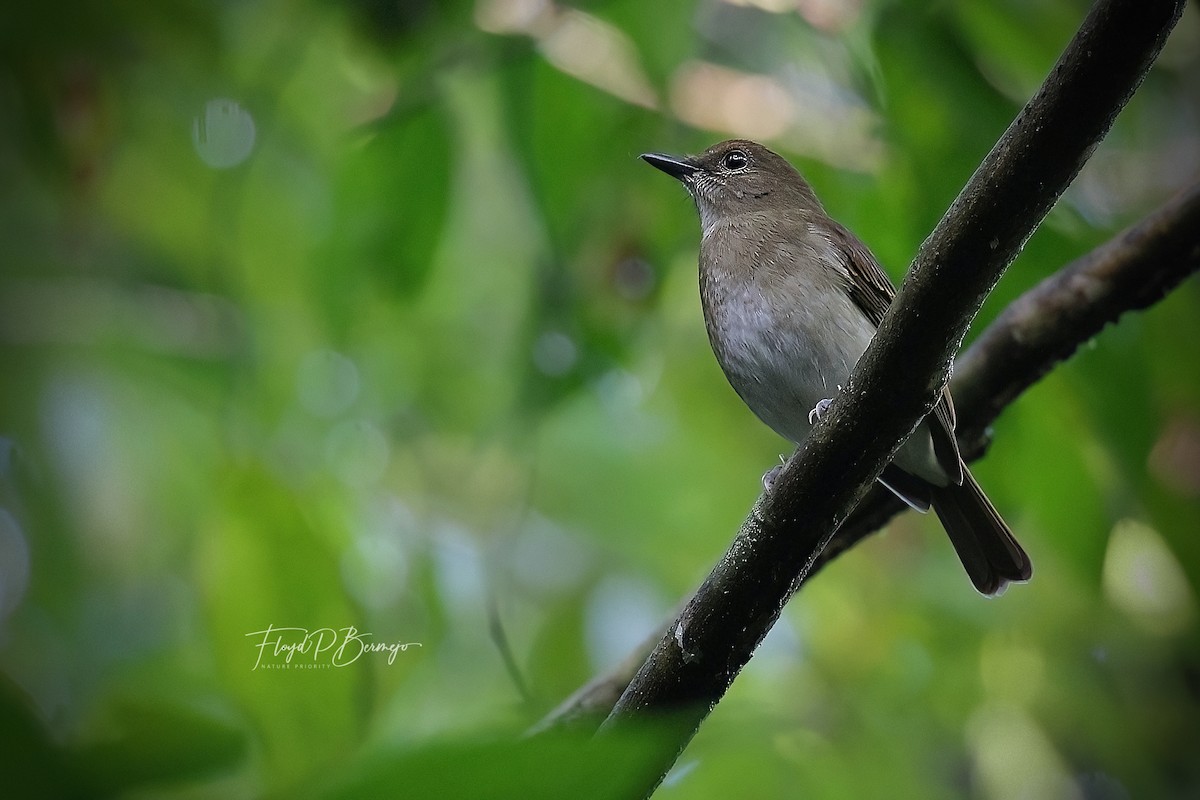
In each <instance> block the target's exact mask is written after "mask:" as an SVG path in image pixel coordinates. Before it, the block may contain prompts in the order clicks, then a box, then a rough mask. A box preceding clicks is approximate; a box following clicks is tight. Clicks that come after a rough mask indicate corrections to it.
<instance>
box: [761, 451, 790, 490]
mask: <svg viewBox="0 0 1200 800" xmlns="http://www.w3.org/2000/svg"><path fill="white" fill-rule="evenodd" d="M785 463H787V462H786V461H784V460H783V456H780V457H779V463H778V464H776V465H775V466H773V467H771V468H770V469H769V470H767V471H766V472H764V473H763V476H762V483H763V488H764V489H767V490H770V488H771V487H772V486H774V485H775V479H776V478H778V477H779V473H781V472H783V465H784V464H785Z"/></svg>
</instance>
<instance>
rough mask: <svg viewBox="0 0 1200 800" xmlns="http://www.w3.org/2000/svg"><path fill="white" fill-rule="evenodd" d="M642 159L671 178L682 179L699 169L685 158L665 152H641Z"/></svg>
mask: <svg viewBox="0 0 1200 800" xmlns="http://www.w3.org/2000/svg"><path fill="white" fill-rule="evenodd" d="M642 160H643V161H645V162H646V163H647V164H649V165H650V166H652V167H654V168H655V169H661V170H662V171H663V172H665V173H667V174H668V175H670V176H671V177H672V178H678V179H679V180H683V179H684V178H686V177H688V176H689V175H691V174H692V173H693V172H695V171H696V170H697V169H699V168H698V167H697V166H696V165H695V164H693V163H692V162H691V161H689V160H688V159H686V158H676V157H675V156H669V155H666V154H665V153H642Z"/></svg>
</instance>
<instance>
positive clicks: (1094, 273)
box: [954, 182, 1200, 437]
mask: <svg viewBox="0 0 1200 800" xmlns="http://www.w3.org/2000/svg"><path fill="white" fill-rule="evenodd" d="M1197 268H1200V182H1197V183H1193V184H1192V185H1191V186H1189V187H1188V188H1186V189H1184V190H1183V191H1182V192H1180V193H1179V194H1178V195H1176V196H1175V197H1174V198H1173V199H1172V200H1171V201H1170V202H1168V203H1167V204H1166V205H1164V206H1163V207H1161V208H1160V209H1158V210H1157V211H1156V212H1154V213H1153V214H1151V215H1150V216H1148V217H1146V218H1145V219H1143V220H1142V221H1141V222H1139V223H1138V224H1137V225H1135V226H1133V227H1131V228H1129V229H1127V230H1125V231H1124V232H1123V233H1121V234H1120V235H1119V236H1117V237H1116V238H1114V239H1112V240H1111V241H1109V242H1108V243H1107V244H1105V245H1104V246H1102V247H1099V248H1097V249H1095V250H1093V251H1092V252H1090V253H1088V254H1087V255H1086V256H1084V257H1082V258H1080V259H1077V260H1076V261H1074V262H1072V263H1071V264H1069V265H1068V266H1067V267H1065V268H1064V269H1062V270H1061V271H1059V272H1057V273H1055V274H1054V275H1052V276H1051V277H1049V278H1047V279H1046V280H1044V281H1042V283H1041V284H1039V285H1038V286H1037V287H1036V288H1035V289H1034V290H1032V291H1030V292H1027V293H1026V294H1025V295H1023V296H1022V297H1020V298H1018V299H1017V300H1016V302H1014V303H1013V304H1012V305H1010V306H1009V307H1008V308H1006V309H1005V310H1004V313H1003V314H1001V315H1000V317H999V319H997V320H996V323H995V324H994V325H992V326H991V327H990V328H988V330H987V331H985V332H984V333H983V335H982V336H980V337H979V339H978V340H977V341H976V342H975V344H974V345H973V346H972V347H971V349H970V350H969V351H968V352H967V353H965V354H964V355H963V357H962V358H960V359H959V360H958V363H957V364H956V371H957V374H958V376H959V379H960V381H961V383H962V389H956V390H955V395H954V399H955V400H956V401H957V403H958V405H959V407H960V408H970V409H971V412H972V413H971V422H970V427H968V428H966V429H964V431H965V433H966V434H967V436H969V437H973V436H980V435H981V434H982V432H983V431H984V430H985V429H986V428H987V426H988V425H990V424H991V423H992V421H993V420H995V418H996V417H997V416H998V415H999V414H1000V411H1001V410H1003V409H1004V408H1005V407H1006V406H1007V405H1008V404H1009V403H1011V402H1012V401H1013V399H1014V398H1015V397H1016V396H1017V395H1019V394H1020V393H1021V392H1023V391H1025V390H1026V389H1028V388H1029V387H1030V386H1032V385H1033V384H1034V383H1036V382H1037V381H1038V380H1040V379H1041V378H1042V376H1044V375H1045V374H1046V373H1047V372H1049V371H1050V370H1051V369H1052V368H1053V367H1054V366H1055V365H1056V364H1058V363H1059V362H1060V361H1063V360H1065V359H1067V358H1068V357H1070V355H1071V354H1072V353H1074V352H1075V350H1076V348H1078V347H1079V346H1080V345H1082V344H1083V343H1085V342H1087V341H1088V340H1089V339H1091V338H1092V337H1093V336H1095V335H1096V334H1098V333H1099V332H1100V331H1101V330H1103V329H1104V327H1105V326H1106V325H1108V324H1110V323H1112V322H1115V321H1116V320H1117V318H1118V317H1119V316H1120V315H1121V314H1122V313H1124V312H1125V311H1130V310H1133V309H1140V308H1146V307H1147V306H1150V305H1152V304H1154V303H1156V302H1158V301H1159V300H1161V299H1162V298H1163V297H1164V296H1165V295H1166V294H1167V292H1169V291H1171V289H1173V288H1175V286H1177V285H1178V284H1179V283H1180V281H1182V280H1183V279H1184V278H1186V277H1187V276H1188V275H1190V274H1192V273H1193V272H1195V271H1196V270H1197ZM1065 332H1069V334H1065ZM1072 334H1073V335H1072Z"/></svg>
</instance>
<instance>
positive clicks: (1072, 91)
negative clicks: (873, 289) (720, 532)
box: [603, 0, 1182, 793]
mask: <svg viewBox="0 0 1200 800" xmlns="http://www.w3.org/2000/svg"><path fill="white" fill-rule="evenodd" d="M1181 11H1182V1H1181V0H1174V1H1172V2H1168V0H1154V1H1151V0H1101V2H1099V3H1098V4H1097V5H1096V6H1095V7H1094V8H1093V9H1092V11H1091V12H1090V13H1089V15H1088V17H1087V19H1086V20H1085V21H1084V23H1083V25H1082V27H1081V28H1080V30H1079V32H1078V33H1077V34H1076V35H1075V37H1074V39H1073V40H1072V41H1071V43H1070V45H1069V46H1068V47H1067V50H1066V51H1065V52H1064V54H1063V56H1062V57H1061V58H1060V59H1059V62H1058V63H1057V64H1056V65H1055V67H1054V69H1053V71H1052V72H1051V75H1050V77H1049V78H1048V79H1047V81H1046V82H1045V83H1044V84H1043V86H1042V88H1041V89H1040V90H1039V91H1038V93H1037V95H1035V97H1034V98H1033V99H1032V100H1031V101H1030V102H1029V104H1028V105H1027V106H1026V107H1025V109H1024V110H1023V111H1022V112H1021V114H1020V115H1019V116H1018V117H1017V119H1016V120H1015V121H1014V122H1013V124H1012V125H1011V126H1010V127H1009V129H1008V130H1007V131H1006V132H1005V134H1004V135H1003V136H1002V137H1001V139H1000V141H999V142H998V143H997V145H996V147H995V148H994V149H993V150H992V152H991V153H990V154H989V155H988V157H987V158H986V159H985V160H984V162H983V164H982V165H981V166H980V168H979V169H978V170H977V171H976V173H975V175H973V176H972V178H971V180H970V181H969V182H968V184H967V186H966V187H965V188H964V189H963V191H962V193H961V194H960V195H959V197H958V198H957V199H956V200H955V202H954V203H953V204H952V205H951V208H950V210H949V211H948V212H947V214H946V216H945V217H944V218H943V219H942V221H941V222H940V223H939V225H938V227H937V228H936V229H935V230H934V232H933V233H932V234H931V235H930V237H929V238H928V239H927V240H926V241H925V243H924V244H923V245H922V246H921V249H920V251H919V252H918V253H917V257H916V259H915V261H914V263H913V266H912V268H911V270H910V272H909V275H908V278H907V279H906V280H905V282H904V285H903V286H902V287H901V289H900V292H899V294H898V295H897V298H896V301H895V302H894V303H893V305H892V308H891V309H890V310H889V312H888V314H887V315H886V316H885V318H884V320H883V322H882V324H881V326H880V329H879V333H878V334H877V335H876V337H875V338H874V340H873V341H872V343H871V346H870V347H869V348H868V349H867V352H866V353H865V354H864V355H863V357H862V358H861V359H860V360H859V363H858V364H857V365H856V367H855V369H854V371H853V373H852V375H851V377H850V380H849V383H848V385H847V386H846V390H845V391H843V392H839V393H838V395H837V396H836V397H835V398H834V401H833V404H832V405H831V406H830V407H829V410H828V411H827V413H826V416H825V417H824V419H822V421H821V422H819V423H818V424H817V426H816V427H815V428H814V429H813V432H812V435H811V436H810V437H809V439H808V440H807V441H806V442H805V444H804V446H803V447H802V448H800V450H799V451H798V452H797V453H796V454H795V455H794V456H793V457H792V458H791V459H790V460H789V462H788V463H787V464H786V465H785V466H784V469H783V471H782V472H781V474H780V475H779V477H778V478H777V480H776V482H775V484H774V486H773V489H772V491H769V492H767V493H765V494H764V495H763V496H762V497H761V498H759V501H758V502H757V503H756V504H755V506H754V508H753V509H752V511H751V513H750V516H749V518H748V519H747V520H746V522H745V523H744V524H743V526H742V529H741V530H740V531H739V532H738V535H737V536H736V538H735V539H734V542H733V544H732V545H731V547H730V549H729V551H728V552H727V553H726V554H725V556H724V557H723V558H722V559H721V561H720V562H719V563H718V564H717V566H716V567H715V568H714V569H713V571H712V573H711V574H710V575H709V577H708V578H707V579H706V580H705V581H704V583H703V585H702V586H701V587H700V589H699V590H698V591H697V593H696V595H695V596H694V597H693V598H692V600H691V601H690V602H689V603H688V606H687V608H686V609H685V610H684V612H683V613H682V614H681V615H680V617H679V619H678V620H677V621H676V623H675V625H674V626H672V629H671V631H669V632H668V635H666V636H664V637H663V638H662V639H661V640H660V641H659V643H658V645H657V646H656V647H655V649H654V651H653V652H652V653H651V654H650V657H649V658H648V659H647V661H646V662H645V664H643V666H642V668H641V669H640V670H639V671H638V673H637V675H636V676H635V677H634V680H633V681H632V682H631V683H630V685H629V687H628V688H627V689H626V691H625V693H624V694H623V695H622V697H621V699H620V700H619V701H618V703H617V705H616V706H615V708H614V709H613V712H612V714H611V715H610V716H609V719H608V720H607V721H606V722H605V725H604V728H603V729H612V728H620V727H622V726H624V725H627V724H629V720H630V719H631V718H633V717H636V716H638V715H641V714H645V713H655V714H658V715H664V718H665V717H666V715H669V718H670V720H671V721H672V724H673V730H674V731H675V733H676V736H675V738H674V739H673V740H671V741H664V742H663V743H662V745H661V746H662V748H663V752H662V754H661V755H662V758H661V760H660V761H659V763H658V764H657V765H656V766H655V768H654V769H653V770H652V774H650V773H648V774H646V775H645V789H646V792H647V793H649V792H651V791H653V789H654V787H655V786H657V784H658V782H659V781H661V779H662V776H663V775H664V774H665V773H666V771H667V770H668V769H669V768H670V766H671V764H672V763H674V760H675V758H676V757H677V756H678V753H679V752H680V751H681V750H682V749H683V747H684V746H685V745H686V744H687V742H688V741H689V740H690V739H691V737H692V735H693V734H694V733H695V730H696V728H697V727H698V725H699V724H700V722H701V721H702V720H703V719H704V717H705V716H706V715H707V714H708V711H709V710H710V709H711V708H712V707H713V706H714V705H715V704H716V703H717V701H719V700H720V698H721V697H722V696H723V694H724V693H725V691H726V689H727V688H728V687H729V685H730V683H731V682H732V680H733V678H734V677H735V676H736V675H737V673H738V672H739V671H740V670H741V668H742V667H743V666H744V665H745V663H746V661H748V660H749V658H750V655H751V654H752V652H753V650H754V648H755V647H756V646H757V645H758V643H759V642H760V641H761V640H762V638H763V636H765V635H766V633H767V631H768V630H769V629H770V627H771V625H772V624H773V623H774V622H775V620H776V619H777V618H778V616H779V613H780V611H781V609H782V607H783V605H784V603H786V601H787V599H788V598H789V597H790V596H791V594H792V592H793V591H794V590H795V588H796V587H797V586H798V585H799V583H800V582H801V581H803V579H804V578H805V576H806V575H807V574H808V573H809V572H810V570H811V568H812V566H813V564H814V562H815V561H816V559H817V557H818V555H819V554H820V552H821V550H822V549H823V547H824V546H825V545H826V544H827V543H828V542H829V540H830V538H831V537H832V536H833V534H834V532H835V531H836V530H837V528H838V526H839V525H840V524H841V523H842V522H843V521H844V520H845V518H846V517H847V515H848V514H849V512H850V510H851V509H852V508H853V506H854V505H855V504H856V503H857V502H858V500H859V499H861V497H862V496H863V495H864V494H865V493H866V490H867V487H868V485H869V484H870V483H871V482H872V481H873V480H874V479H875V477H876V476H878V474H879V472H880V471H881V470H882V468H883V465H884V464H885V463H886V462H887V461H888V460H889V459H890V458H891V457H892V455H893V454H894V452H895V451H896V450H897V449H898V447H899V445H900V443H901V442H902V441H903V440H904V439H905V438H906V437H907V436H908V435H909V434H910V433H911V432H912V430H913V429H914V428H915V427H916V425H917V423H918V422H919V421H920V420H921V419H922V418H923V417H924V416H925V415H926V414H927V413H928V412H929V410H930V408H931V407H932V405H933V402H934V399H935V397H936V395H937V392H938V391H939V390H940V388H941V386H942V385H944V383H945V381H946V380H947V378H948V375H949V367H950V363H951V360H952V358H953V356H954V352H955V351H956V349H957V347H958V345H959V343H960V342H961V341H962V337H963V335H964V334H965V332H966V330H967V328H968V326H969V324H970V321H971V320H972V319H973V317H974V315H975V314H976V313H977V311H978V309H979V306H980V305H981V304H982V302H983V299H984V297H985V296H986V295H987V293H988V292H989V291H990V290H991V288H992V287H993V286H994V285H995V283H996V282H997V281H998V280H999V277H1000V275H1001V274H1002V273H1003V271H1004V269H1005V267H1006V266H1007V265H1008V263H1009V262H1010V261H1011V260H1012V259H1013V258H1014V257H1015V255H1016V254H1017V252H1018V251H1019V249H1020V247H1021V246H1022V245H1023V244H1024V242H1025V240H1026V239H1027V238H1028V237H1029V235H1030V234H1031V233H1032V231H1033V230H1034V229H1035V228H1036V227H1037V225H1038V224H1039V223H1040V222H1041V220H1042V218H1043V217H1044V216H1045V214H1046V213H1047V212H1048V211H1049V209H1050V207H1051V206H1052V205H1053V203H1054V202H1055V200H1056V199H1057V198H1058V196H1059V195H1060V194H1061V193H1062V192H1063V190H1064V189H1065V188H1066V187H1067V185H1068V184H1069V183H1070V181H1071V180H1072V179H1073V178H1074V176H1075V175H1076V174H1077V173H1078V171H1079V169H1080V167H1081V166H1082V164H1083V162H1084V161H1085V159H1086V157H1087V155H1088V154H1090V153H1091V151H1092V150H1093V149H1094V147H1095V145H1096V144H1097V143H1098V142H1099V141H1100V139H1101V138H1102V137H1103V135H1104V134H1105V133H1106V132H1107V130H1108V129H1109V127H1110V126H1111V124H1112V121H1113V119H1114V118H1115V116H1116V114H1117V113H1118V111H1119V110H1120V109H1121V108H1122V107H1123V106H1124V104H1125V103H1126V102H1127V101H1128V99H1129V97H1130V96H1131V95H1132V93H1133V91H1134V90H1135V89H1136V87H1137V86H1138V85H1139V84H1140V82H1141V80H1142V78H1143V77H1144V75H1145V73H1146V71H1147V70H1148V69H1149V67H1150V64H1151V63H1152V62H1153V60H1154V57H1155V56H1156V55H1157V53H1158V52H1159V50H1160V49H1161V47H1162V44H1163V42H1164V41H1165V39H1166V35H1167V33H1168V32H1169V31H1170V29H1171V27H1172V26H1173V25H1174V22H1175V20H1176V19H1178V16H1179V14H1180V13H1181ZM858 420H871V421H872V424H871V425H870V426H867V425H860V424H858Z"/></svg>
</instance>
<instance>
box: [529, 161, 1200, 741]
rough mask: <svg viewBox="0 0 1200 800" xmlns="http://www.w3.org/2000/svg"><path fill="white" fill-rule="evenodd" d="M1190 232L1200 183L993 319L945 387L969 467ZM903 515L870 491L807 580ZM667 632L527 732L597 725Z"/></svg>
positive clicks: (1182, 265)
mask: <svg viewBox="0 0 1200 800" xmlns="http://www.w3.org/2000/svg"><path fill="white" fill-rule="evenodd" d="M1198 232H1200V182H1196V183H1194V184H1193V185H1192V186H1190V187H1188V188H1187V189H1184V190H1183V191H1182V192H1180V193H1179V194H1178V195H1176V196H1175V197H1174V198H1173V199H1172V200H1170V201H1169V202H1168V203H1167V204H1165V205H1164V206H1162V207H1161V208H1159V209H1158V210H1156V211H1154V212H1153V213H1152V214H1150V215H1149V216H1147V217H1146V218H1144V219H1143V220H1141V221H1140V222H1138V223H1137V224H1136V225H1134V226H1132V227H1130V228H1128V229H1126V230H1125V231H1123V232H1121V233H1120V234H1118V235H1117V236H1115V237H1114V238H1113V239H1111V240H1109V241H1108V242H1106V243H1105V244H1103V245H1101V246H1100V247H1098V248H1096V249H1095V250H1093V251H1091V252H1090V253H1088V254H1086V255H1084V256H1082V257H1080V258H1078V259H1076V260H1075V261H1072V262H1071V263H1070V264H1067V265H1066V266H1064V267H1063V268H1062V269H1061V270H1059V271H1058V272H1056V273H1055V274H1054V275H1053V276H1051V277H1049V278H1047V279H1046V280H1044V281H1042V282H1041V283H1039V284H1038V285H1037V286H1035V287H1034V288H1032V289H1030V290H1029V291H1027V292H1026V293H1025V294H1023V295H1021V297H1019V298H1017V300H1015V301H1014V302H1013V304H1012V305H1011V306H1009V309H1008V310H1007V311H1005V313H1003V314H1001V315H1000V316H999V317H997V318H996V320H995V321H994V322H992V324H991V325H990V326H988V328H987V329H986V330H985V331H984V332H983V334H982V335H980V337H979V338H978V339H977V340H976V341H975V343H974V344H973V345H972V346H971V347H970V348H969V349H968V350H967V351H966V352H965V353H964V354H963V355H962V356H960V357H959V358H958V360H957V361H956V362H955V370H954V373H955V374H954V380H953V381H952V382H951V387H952V388H953V390H954V396H955V398H956V406H957V410H958V433H959V444H960V446H961V448H962V452H963V456H964V458H966V459H967V461H973V460H975V458H977V457H979V456H981V455H982V454H983V452H984V450H985V449H986V446H987V443H988V438H989V437H988V435H987V429H988V426H989V425H990V424H991V423H992V422H993V421H994V420H995V418H996V417H997V416H998V415H999V413H1000V411H1001V410H1003V408H1005V407H1007V406H1008V405H1009V404H1011V403H1013V402H1014V401H1015V400H1016V399H1017V397H1018V396H1020V394H1021V393H1022V392H1024V390H1025V389H1027V388H1029V387H1030V386H1032V385H1033V384H1034V383H1036V382H1037V380H1038V379H1039V378H1041V377H1043V376H1044V375H1046V374H1047V373H1048V372H1049V371H1050V370H1051V369H1053V368H1054V367H1055V366H1056V365H1057V364H1059V363H1061V362H1062V361H1064V360H1065V359H1066V358H1067V357H1068V356H1069V355H1070V354H1071V353H1074V352H1075V350H1077V349H1078V348H1079V347H1080V346H1081V345H1082V344H1084V343H1085V342H1087V341H1088V340H1089V339H1091V338H1092V337H1093V336H1094V335H1095V334H1096V333H1097V332H1098V331H1099V330H1101V329H1102V328H1103V327H1104V326H1105V325H1107V324H1110V323H1113V322H1116V321H1117V319H1119V318H1120V317H1121V316H1122V315H1123V314H1125V313H1126V312H1128V311H1134V310H1138V309H1142V308H1147V307H1149V306H1150V305H1152V304H1153V303H1154V302H1155V301H1156V300H1158V299H1161V298H1162V297H1165V296H1166V295H1167V294H1168V293H1169V292H1170V291H1171V290H1172V289H1174V288H1175V287H1176V286H1178V285H1179V283H1180V282H1181V281H1183V280H1184V279H1185V278H1186V277H1187V276H1188V275H1191V274H1192V273H1194V272H1196V271H1197V270H1200V233H1198ZM1018 310H1019V311H1018ZM904 508H906V506H904V504H903V503H901V502H900V501H899V500H897V499H896V497H895V495H893V494H892V493H891V492H888V491H886V490H883V489H880V488H876V487H872V489H871V490H870V492H869V493H868V494H867V496H866V497H864V498H863V500H862V501H861V502H860V503H859V504H858V506H857V507H856V508H855V509H854V512H853V513H852V514H851V515H850V517H849V518H848V519H847V520H846V522H845V524H843V525H842V527H841V528H839V529H838V532H837V534H836V535H835V536H834V537H833V539H832V540H831V541H830V543H829V544H828V545H827V546H826V547H825V549H824V550H822V551H821V554H820V555H819V556H818V557H817V559H816V560H815V561H814V562H813V566H812V569H811V570H810V573H809V577H812V574H813V573H815V572H816V571H817V570H819V569H820V568H821V567H823V566H824V565H825V564H827V563H829V562H830V561H832V560H833V559H834V558H836V557H837V556H838V555H840V554H842V553H844V552H846V551H847V550H849V549H850V548H852V547H853V546H854V545H855V544H857V543H858V542H859V541H861V540H862V539H864V538H866V536H868V535H869V534H871V533H873V532H875V531H877V530H879V529H880V528H881V527H883V525H884V524H886V523H887V521H888V520H889V519H891V518H892V516H894V515H895V514H896V513H898V512H900V511H902V510H904ZM674 616H676V615H672V617H674ZM666 630H667V626H666V624H665V623H664V625H663V626H662V627H661V628H660V629H658V630H656V631H655V632H654V633H653V634H652V635H651V636H650V637H649V638H647V640H646V641H645V642H644V643H643V644H642V645H641V646H639V647H638V648H637V649H636V650H634V651H633V652H632V653H631V654H630V655H629V656H628V657H626V658H625V659H624V660H623V661H622V662H621V663H620V664H618V665H616V666H615V667H614V668H612V669H611V670H609V671H607V672H604V673H602V674H600V675H597V676H596V677H594V678H593V679H592V680H590V681H589V682H588V683H587V684H585V685H584V686H583V687H581V688H580V689H579V690H578V691H576V692H575V693H574V694H572V695H571V696H570V697H568V698H567V699H566V700H564V701H563V702H562V703H561V704H560V705H559V706H558V707H557V708H556V709H554V710H553V711H551V712H550V713H549V714H547V715H546V717H545V718H543V719H542V720H541V721H540V722H539V723H538V724H537V726H535V727H534V728H533V729H532V730H531V731H530V733H531V734H534V733H539V732H542V731H545V730H550V729H553V728H557V727H561V726H564V725H565V726H569V727H574V726H580V727H588V728H594V727H596V726H598V725H599V724H600V721H601V720H602V719H603V717H604V716H606V715H607V714H608V713H609V712H610V711H611V710H612V707H613V705H614V704H615V703H616V701H617V699H618V698H619V697H620V695H621V694H622V693H623V692H624V690H625V687H626V686H628V684H629V681H630V680H631V679H632V678H633V675H634V673H635V672H636V671H637V669H638V667H640V666H641V664H642V662H643V661H644V660H645V658H646V656H647V655H648V654H649V653H650V650H651V648H652V647H653V646H654V645H655V644H657V642H658V640H659V639H661V638H662V636H663V635H664V633H665V632H666Z"/></svg>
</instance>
